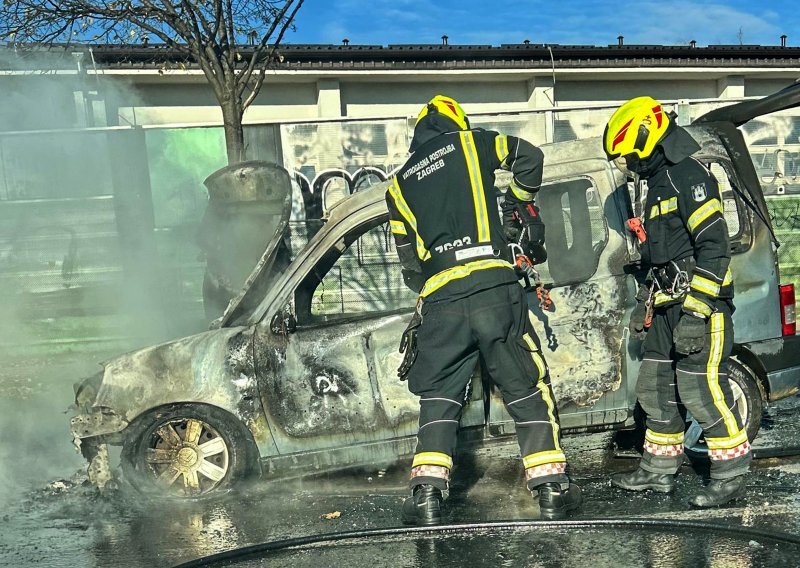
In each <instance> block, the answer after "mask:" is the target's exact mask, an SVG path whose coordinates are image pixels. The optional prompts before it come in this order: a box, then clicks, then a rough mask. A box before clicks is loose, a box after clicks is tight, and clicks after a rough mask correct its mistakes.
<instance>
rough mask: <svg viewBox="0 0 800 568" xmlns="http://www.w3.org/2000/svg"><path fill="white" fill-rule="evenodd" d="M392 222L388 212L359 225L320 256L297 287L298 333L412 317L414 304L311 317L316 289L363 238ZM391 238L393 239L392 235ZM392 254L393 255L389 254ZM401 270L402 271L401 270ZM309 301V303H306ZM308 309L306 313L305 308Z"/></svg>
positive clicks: (294, 302)
mask: <svg viewBox="0 0 800 568" xmlns="http://www.w3.org/2000/svg"><path fill="white" fill-rule="evenodd" d="M388 222H389V213H388V211H387V212H385V213H382V214H380V215H378V216H377V217H372V218H370V219H368V220H365V221H362V222H360V223H358V224H357V225H355V226H353V227H351V228H349V229H348V230H347V231H346V232H345V233H344V234H343V235H342V236H341V237H340V238H338V239H337V240H336V241H335V243H334V245H333V246H330V247H328V249H327V250H326V251H325V252H324V253H323V254H322V255H321V256H320V259H319V260H318V261H317V262H316V263H315V264H314V266H313V267H311V269H310V270H308V271H307V272H306V274H305V275H304V276H303V278H302V279H301V280H300V282H299V283H298V284H297V285H296V286H294V287H293V289H292V291H291V294H290V298H291V300H290V301H291V303H292V305H293V310H292V311H293V314H294V317H295V320H296V322H297V328H298V329H316V328H322V327H329V326H332V325H340V324H343V323H356V322H361V321H366V320H371V319H377V318H383V317H389V316H394V315H402V314H408V313H411V312H412V311H413V310H414V303H413V302H410V303H409V305H408V307H403V308H397V309H392V310H380V311H371V312H361V313H345V314H329V315H314V314H312V313H311V309H310V308H311V300H312V298H313V296H314V292H315V291H316V288H317V287H318V286H319V285H320V283H321V282H322V279H323V278H324V277H325V276H326V275H327V274H328V273H329V272H330V270H331V269H333V267H334V266H335V265H336V263H337V262H338V261H339V259H340V258H341V257H342V255H343V254H345V252H346V251H347V250H348V249H349V248H350V247H351V246H352V245H353V244H354V243H355V242H356V241H357V240H358V239H359V238H360V237H361V236H363V235H365V234H366V233H367V232H369V231H370V230H372V229H374V228H376V227H379V226H380V225H383V224H386V223H388ZM348 237H350V238H348ZM389 238H393V237H392V236H391V235H390V236H389ZM389 254H391V253H389ZM322 263H324V264H325V266H324V267H323V268H322V270H321V271H320V270H318V267H319V266H320V264H322ZM398 270H399V268H398ZM311 284H313V285H314V288H313V289H311V290H309V291H308V294H307V295H306V296H305V297H304V299H303V301H302V302H299V301H298V291H299V290H300V289H301V288H302V287H304V286H307V285H311ZM306 300H307V301H306ZM301 306H302V307H303V316H302V317H301V316H300V307H301ZM306 306H308V308H309V309H308V310H307V313H306V310H305V307H306Z"/></svg>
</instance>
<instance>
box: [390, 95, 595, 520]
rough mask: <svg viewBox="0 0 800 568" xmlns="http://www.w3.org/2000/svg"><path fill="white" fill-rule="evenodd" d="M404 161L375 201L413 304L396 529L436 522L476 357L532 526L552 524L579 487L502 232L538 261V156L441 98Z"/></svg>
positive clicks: (420, 121)
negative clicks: (403, 488)
mask: <svg viewBox="0 0 800 568" xmlns="http://www.w3.org/2000/svg"><path fill="white" fill-rule="evenodd" d="M410 151H411V153H412V154H411V157H410V158H409V159H408V161H407V162H406V163H405V165H404V166H403V167H402V168H401V169H400V170H399V171H398V172H397V174H396V176H395V177H394V178H393V179H392V180H391V182H390V184H389V188H388V191H387V193H386V201H387V203H388V206H389V215H390V223H391V230H392V233H393V234H394V238H395V242H396V245H397V252H398V255H399V257H400V261H401V264H402V266H403V275H404V279H405V282H406V284H407V285H408V286H409V287H410V288H412V289H413V290H414V291H416V292H418V293H419V301H418V302H417V310H416V312H415V315H414V318H413V319H412V322H411V324H410V325H409V327H408V329H406V331H405V333H404V334H403V339H402V341H401V352H404V353H405V358H404V360H403V363H402V365H401V367H400V370H399V374H400V376H401V378H402V379H405V378H407V379H408V386H409V389H410V390H411V392H412V393H414V394H415V395H417V396H419V397H420V418H419V431H418V434H417V448H416V452H415V454H414V460H413V464H412V469H411V481H410V486H411V490H412V496H411V497H409V498H408V499H406V501H405V502H404V504H403V511H402V513H403V520H404V522H406V523H409V524H420V525H433V524H439V523H440V522H441V519H442V515H441V501H442V497H443V492H446V491H447V490H448V482H449V478H450V470H451V468H452V467H453V455H454V451H455V446H456V436H457V432H458V426H459V419H460V417H461V411H462V408H463V406H464V404H465V403H466V398H467V397H466V396H465V395H466V392H467V390H468V385H469V381H470V378H471V375H472V373H473V370H474V369H475V366H476V363H477V362H478V358H479V356H481V357H482V358H483V361H484V363H485V367H486V369H487V370H488V372H489V374H490V376H491V378H492V379H493V381H494V383H495V384H496V385H497V386H498V387H499V389H500V392H501V393H502V396H503V400H504V401H505V404H506V407H507V408H508V410H509V413H510V414H511V416H512V417H513V419H514V421H515V423H516V428H517V436H518V440H519V444H520V448H521V451H522V461H523V464H524V466H525V472H526V479H527V486H528V488H529V489H530V490H531V491H532V492H534V496H535V498H536V497H537V495H538V501H539V506H540V509H541V514H542V516H543V517H544V518H549V519H554V518H562V517H564V516H565V515H566V513H567V511H569V510H572V509H575V508H577V506H578V505H579V503H580V499H581V498H580V488H579V487H577V486H575V485H570V483H569V479H568V477H567V475H566V473H565V467H566V458H565V456H564V452H563V451H562V449H561V443H560V435H559V424H558V413H557V410H556V403H555V400H554V397H553V391H552V389H551V387H550V380H549V375H548V370H547V364H546V363H545V360H544V357H543V356H542V353H541V351H540V347H539V340H538V338H537V336H536V334H535V332H534V329H533V327H532V325H531V322H530V319H529V311H528V305H527V301H526V298H525V294H524V290H523V288H522V286H520V284H519V276H518V274H517V273H516V272H515V269H514V265H513V264H512V261H514V260H516V256H517V255H515V258H513V259H512V255H511V253H510V250H509V247H508V244H509V243H508V240H507V236H506V232H505V231H506V230H507V231H508V232H509V233H510V234H513V235H514V236H515V237H516V236H518V235H520V234H522V236H523V238H522V239H520V240H521V241H522V243H523V245H524V246H526V249H525V250H527V251H529V252H528V256H529V255H534V256H538V257H539V258H537V259H534V261H538V262H542V261H543V260H544V258H543V255H544V249H543V247H542V244H543V242H544V225H543V224H542V223H541V220H540V219H539V217H538V210H537V208H536V207H535V206H534V205H533V198H534V194H535V193H536V191H538V189H539V186H540V185H541V181H542V163H543V154H542V152H541V150H539V149H538V148H536V147H535V146H533V145H531V144H530V143H528V142H526V141H525V140H522V139H520V138H516V137H513V136H503V135H501V134H499V133H497V132H493V131H487V130H482V129H479V128H476V129H471V128H470V126H469V121H468V119H467V116H466V115H465V114H464V111H463V110H462V108H461V107H460V106H459V104H458V103H457V102H456V101H454V100H453V99H451V98H449V97H445V96H442V95H438V96H436V97H434V98H433V99H432V100H431V101H430V102H429V103H428V104H427V105H426V106H425V107H424V108H423V109H422V111H421V112H420V114H419V116H418V118H417V122H416V126H415V128H414V137H413V139H412V141H411V147H410ZM498 168H504V169H507V170H511V172H512V173H513V174H514V175H513V181H512V183H511V185H510V188H509V190H508V191H507V193H506V196H505V199H504V201H503V204H502V209H503V212H504V215H503V217H501V215H500V212H499V210H498V197H499V196H500V193H499V192H498V191H497V190H496V189H495V188H494V172H495V170H496V169H498ZM503 220H505V222H504V221H503ZM504 225H505V230H504ZM525 236H528V237H532V238H529V239H527V240H526V239H525V238H524V237H525ZM519 256H523V255H519Z"/></svg>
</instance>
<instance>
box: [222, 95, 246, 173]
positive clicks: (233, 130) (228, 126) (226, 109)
mask: <svg viewBox="0 0 800 568" xmlns="http://www.w3.org/2000/svg"><path fill="white" fill-rule="evenodd" d="M220 108H221V109H222V124H223V125H224V129H225V150H226V151H227V153H228V165H233V164H238V163H239V162H243V161H245V159H246V157H245V148H244V129H243V128H242V116H243V115H244V112H242V110H241V105H240V104H238V101H236V100H233V101H226V102H225V103H223V104H221V105H220Z"/></svg>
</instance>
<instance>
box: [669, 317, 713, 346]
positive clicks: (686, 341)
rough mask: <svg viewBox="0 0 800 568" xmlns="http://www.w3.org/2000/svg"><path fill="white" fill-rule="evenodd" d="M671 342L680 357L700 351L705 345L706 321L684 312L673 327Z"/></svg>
mask: <svg viewBox="0 0 800 568" xmlns="http://www.w3.org/2000/svg"><path fill="white" fill-rule="evenodd" d="M673 340H674V341H675V351H676V352H677V353H680V354H681V355H691V354H692V353H698V352H700V351H702V350H703V346H704V345H705V343H706V320H705V319H703V318H701V317H697V316H693V315H692V314H687V313H686V312H684V313H683V314H681V319H680V320H678V325H676V326H675V332H674V334H673Z"/></svg>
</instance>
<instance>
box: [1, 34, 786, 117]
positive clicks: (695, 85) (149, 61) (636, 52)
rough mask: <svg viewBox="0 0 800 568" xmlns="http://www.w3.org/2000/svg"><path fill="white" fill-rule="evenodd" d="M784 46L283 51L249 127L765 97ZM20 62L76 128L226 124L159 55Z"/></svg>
mask: <svg viewBox="0 0 800 568" xmlns="http://www.w3.org/2000/svg"><path fill="white" fill-rule="evenodd" d="M781 42H782V43H783V45H780V46H755V45H712V46H708V47H697V46H696V45H695V44H694V43H691V44H690V45H683V46H659V45H625V44H624V42H623V39H622V38H620V40H619V44H618V45H610V46H605V47H595V46H565V45H552V46H548V45H540V44H532V43H523V44H514V45H501V46H489V45H447V44H444V43H443V44H442V45H390V46H388V47H385V46H377V45H286V46H284V47H282V48H281V50H280V53H281V55H282V56H283V61H282V62H281V63H279V64H276V66H275V68H274V69H272V70H271V71H269V72H268V78H267V81H266V82H265V85H264V88H263V90H262V92H261V94H260V95H259V97H258V98H257V99H256V101H255V103H254V104H253V105H252V107H251V108H250V109H249V110H248V111H247V113H246V115H245V120H246V121H247V122H248V123H262V122H265V121H298V120H314V119H338V118H342V117H350V118H364V117H385V116H403V115H412V114H415V113H416V112H417V110H418V108H419V104H420V101H423V100H425V99H426V98H429V97H430V96H432V95H433V94H436V93H437V92H440V91H444V90H446V91H447V92H448V94H450V95H451V96H453V97H455V98H457V99H458V100H459V101H461V102H462V103H463V104H464V105H465V106H466V107H467V108H468V110H469V111H470V112H472V113H480V112H490V113H496V112H502V111H520V110H526V109H546V108H562V109H563V108H572V107H584V106H586V105H595V104H598V103H606V104H608V103H617V102H620V101H623V100H626V99H628V98H630V97H632V96H636V95H639V94H645V93H646V94H649V95H651V96H653V97H655V98H658V99H662V100H665V101H676V100H679V99H685V100H689V101H699V100H710V99H720V98H721V99H738V98H742V97H750V96H763V95H766V94H769V93H772V92H775V91H776V90H778V89H779V88H782V87H784V86H786V85H788V84H790V83H792V82H793V81H795V80H796V79H797V78H798V77H799V76H800V48H798V47H786V46H785V37H784V38H782V39H781ZM12 50H13V48H12V47H11V46H9V47H8V51H9V53H10V52H11V51H12ZM26 56H28V59H27V63H25V62H23V63H22V64H21V65H20V64H19V63H17V64H13V63H10V61H11V58H9V57H3V56H2V55H1V54H0V92H4V91H5V92H9V89H10V90H11V91H14V90H16V91H19V92H23V91H27V90H28V87H29V86H30V84H31V83H32V82H35V81H37V80H38V78H37V76H36V75H35V73H34V74H32V73H31V71H33V70H35V69H37V67H38V69H39V70H41V71H44V72H47V73H49V74H52V73H57V76H58V77H60V78H61V79H62V80H63V81H64V83H65V84H66V82H67V81H68V82H69V83H70V87H71V89H72V91H71V93H70V94H71V96H69V95H65V96H64V97H63V99H64V100H63V102H61V103H60V105H59V106H61V107H68V106H69V105H70V104H74V105H75V107H76V111H75V114H74V124H73V126H115V125H155V124H188V123H192V124H198V123H206V124H207V123H216V124H218V123H219V122H220V121H221V114H220V112H219V109H218V108H217V105H216V101H215V99H214V97H213V94H212V92H211V90H210V88H209V87H208V85H207V84H206V82H205V79H204V77H203V74H202V71H201V70H200V69H199V68H198V67H197V66H196V65H195V64H193V63H192V62H189V61H183V60H181V58H179V57H178V56H177V54H176V52H175V51H174V50H171V49H168V48H166V47H163V46H158V45H148V46H109V45H84V46H79V45H75V46H69V47H59V48H54V49H52V50H50V51H49V54H48V57H47V58H43V57H40V58H35V59H30V57H29V56H30V54H29V53H27V52H26ZM3 61H5V62H6V63H5V64H4V63H3ZM15 67H16V68H15ZM34 90H35V89H34ZM67 114H69V113H67ZM0 129H3V130H8V128H7V127H5V128H4V127H3V126H0Z"/></svg>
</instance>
